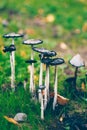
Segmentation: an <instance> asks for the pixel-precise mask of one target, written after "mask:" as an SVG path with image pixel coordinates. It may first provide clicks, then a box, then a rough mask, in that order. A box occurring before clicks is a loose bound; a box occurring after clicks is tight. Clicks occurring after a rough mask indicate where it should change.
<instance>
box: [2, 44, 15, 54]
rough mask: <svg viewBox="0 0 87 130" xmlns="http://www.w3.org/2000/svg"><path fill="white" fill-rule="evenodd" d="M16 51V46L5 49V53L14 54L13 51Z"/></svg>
mask: <svg viewBox="0 0 87 130" xmlns="http://www.w3.org/2000/svg"><path fill="white" fill-rule="evenodd" d="M15 50H16V47H15V45H10V46H5V47H4V49H3V51H4V52H12V51H15Z"/></svg>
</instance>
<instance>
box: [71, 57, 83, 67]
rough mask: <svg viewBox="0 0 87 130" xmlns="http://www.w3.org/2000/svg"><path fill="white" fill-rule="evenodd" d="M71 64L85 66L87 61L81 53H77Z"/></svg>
mask: <svg viewBox="0 0 87 130" xmlns="http://www.w3.org/2000/svg"><path fill="white" fill-rule="evenodd" d="M70 64H71V65H73V66H75V67H82V66H85V63H84V61H83V59H82V58H81V56H80V54H77V55H75V56H74V57H73V58H72V59H71V60H70Z"/></svg>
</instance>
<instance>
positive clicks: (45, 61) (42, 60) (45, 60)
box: [41, 57, 53, 65]
mask: <svg viewBox="0 0 87 130" xmlns="http://www.w3.org/2000/svg"><path fill="white" fill-rule="evenodd" d="M52 61H53V59H51V58H48V57H46V58H42V59H41V62H42V63H43V64H47V65H50V62H52Z"/></svg>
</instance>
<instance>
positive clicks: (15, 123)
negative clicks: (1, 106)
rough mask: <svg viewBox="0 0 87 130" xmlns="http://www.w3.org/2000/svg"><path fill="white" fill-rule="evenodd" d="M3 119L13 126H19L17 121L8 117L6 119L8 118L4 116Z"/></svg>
mask: <svg viewBox="0 0 87 130" xmlns="http://www.w3.org/2000/svg"><path fill="white" fill-rule="evenodd" d="M4 118H5V119H6V120H7V121H8V122H10V123H13V124H14V125H17V126H20V124H19V123H18V122H17V121H15V120H14V119H13V118H10V117H8V116H4Z"/></svg>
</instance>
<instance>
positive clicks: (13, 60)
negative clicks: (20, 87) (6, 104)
mask: <svg viewBox="0 0 87 130" xmlns="http://www.w3.org/2000/svg"><path fill="white" fill-rule="evenodd" d="M12 45H14V39H12ZM10 64H11V88H12V91H15V51H12V52H11V53H10Z"/></svg>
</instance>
